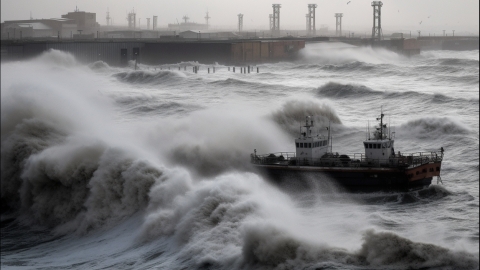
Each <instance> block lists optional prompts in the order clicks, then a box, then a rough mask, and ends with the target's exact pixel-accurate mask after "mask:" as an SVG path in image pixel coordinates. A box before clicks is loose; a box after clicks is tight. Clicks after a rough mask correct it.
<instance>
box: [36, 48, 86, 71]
mask: <svg viewBox="0 0 480 270" xmlns="http://www.w3.org/2000/svg"><path fill="white" fill-rule="evenodd" d="M34 62H37V63H42V64H48V65H52V66H55V67H74V66H76V65H77V64H78V62H77V60H76V59H75V57H74V56H73V55H71V54H69V53H66V52H62V51H58V50H54V49H50V50H48V51H47V52H45V53H43V54H41V55H40V56H39V57H37V58H36V59H34Z"/></svg>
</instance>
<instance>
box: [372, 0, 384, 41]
mask: <svg viewBox="0 0 480 270" xmlns="http://www.w3.org/2000/svg"><path fill="white" fill-rule="evenodd" d="M382 6H383V3H382V1H373V2H372V7H373V28H372V40H382V36H383V34H382V17H381V15H382Z"/></svg>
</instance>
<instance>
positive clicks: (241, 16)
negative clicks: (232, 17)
mask: <svg viewBox="0 0 480 270" xmlns="http://www.w3.org/2000/svg"><path fill="white" fill-rule="evenodd" d="M242 30H243V14H242V13H240V14H238V32H242Z"/></svg>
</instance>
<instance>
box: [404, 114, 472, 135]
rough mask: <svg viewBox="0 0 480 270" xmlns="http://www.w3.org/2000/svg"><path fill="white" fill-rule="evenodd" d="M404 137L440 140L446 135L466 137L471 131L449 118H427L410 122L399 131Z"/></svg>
mask: <svg viewBox="0 0 480 270" xmlns="http://www.w3.org/2000/svg"><path fill="white" fill-rule="evenodd" d="M398 131H400V132H401V133H402V134H403V133H405V134H403V135H402V136H404V135H407V134H413V135H414V136H418V137H420V138H438V137H442V136H444V135H465V134H469V133H470V132H471V131H470V129H468V128H467V127H466V126H464V125H463V124H462V123H460V122H458V121H456V120H454V119H452V118H448V117H426V118H420V119H416V120H411V121H408V122H407V123H405V124H402V125H401V126H400V128H399V130H398Z"/></svg>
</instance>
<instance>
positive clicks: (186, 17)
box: [182, 15, 190, 23]
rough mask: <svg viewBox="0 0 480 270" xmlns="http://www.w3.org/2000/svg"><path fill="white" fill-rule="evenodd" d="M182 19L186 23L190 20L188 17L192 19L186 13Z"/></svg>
mask: <svg viewBox="0 0 480 270" xmlns="http://www.w3.org/2000/svg"><path fill="white" fill-rule="evenodd" d="M182 19H183V20H184V21H185V23H187V22H188V19H190V18H189V17H188V16H187V15H185V16H183V18H182Z"/></svg>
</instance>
